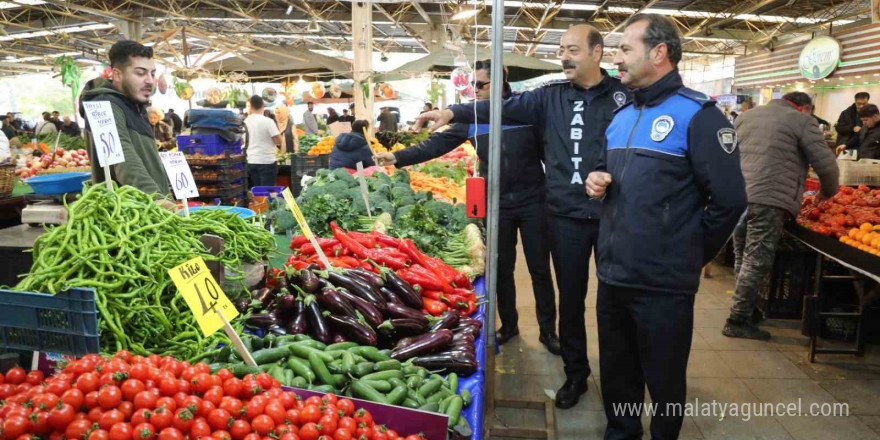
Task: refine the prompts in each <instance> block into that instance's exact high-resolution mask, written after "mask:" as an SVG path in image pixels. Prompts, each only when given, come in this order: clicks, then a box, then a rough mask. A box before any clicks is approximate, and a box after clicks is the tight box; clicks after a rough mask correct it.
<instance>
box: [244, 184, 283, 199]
mask: <svg viewBox="0 0 880 440" xmlns="http://www.w3.org/2000/svg"><path fill="white" fill-rule="evenodd" d="M284 188H286V187H285V186H255V187H253V188H251V194H253V195H254V197H269V196H271V195H273V194H274V195H275V196H276V197H280V196H281V191H284Z"/></svg>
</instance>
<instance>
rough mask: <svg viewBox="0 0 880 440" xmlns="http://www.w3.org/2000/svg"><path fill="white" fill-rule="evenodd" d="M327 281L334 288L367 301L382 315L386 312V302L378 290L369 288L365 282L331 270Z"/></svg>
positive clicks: (328, 272)
mask: <svg viewBox="0 0 880 440" xmlns="http://www.w3.org/2000/svg"><path fill="white" fill-rule="evenodd" d="M327 281H329V282H330V283H331V284H333V285H334V286H336V287H345V288H346V289H348V290H349V291H350V292H351V293H353V294H355V295H357V296H359V297H361V298H363V299H365V300H367V301H369V302H370V304H373V306H374V307H376V308H377V309H379V311H380V312H382V313H383V314H384V313H385V312H386V308H387V307H386V304H387V302H386V301H385V298H383V297H382V294H381V293H380V292H379V289H376V288H375V287H373V286H370V285H369V284H367V283H366V282H364V281H362V280H360V279H358V278H353V277H350V276H346V275H343V274H341V273H338V272H334V271H332V270H329V271H327Z"/></svg>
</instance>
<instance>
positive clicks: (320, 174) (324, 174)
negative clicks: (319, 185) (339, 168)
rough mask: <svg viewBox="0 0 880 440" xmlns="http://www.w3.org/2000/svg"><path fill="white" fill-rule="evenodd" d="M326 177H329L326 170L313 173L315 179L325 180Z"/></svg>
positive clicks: (328, 172) (322, 169)
mask: <svg viewBox="0 0 880 440" xmlns="http://www.w3.org/2000/svg"><path fill="white" fill-rule="evenodd" d="M328 177H330V170H329V169H327V168H321V169H320V170H318V171H316V172H315V178H318V179H322V180H325V179H327V178H328Z"/></svg>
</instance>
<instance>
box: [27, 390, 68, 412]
mask: <svg viewBox="0 0 880 440" xmlns="http://www.w3.org/2000/svg"><path fill="white" fill-rule="evenodd" d="M59 400H61V399H60V398H59V397H58V396H56V395H54V394H52V393H40V394H37V395H36V396H34V397H33V399H31V401H32V402H33V404H34V408H37V409H46V410H49V409H52V408H55V405H57V404H58V401H59Z"/></svg>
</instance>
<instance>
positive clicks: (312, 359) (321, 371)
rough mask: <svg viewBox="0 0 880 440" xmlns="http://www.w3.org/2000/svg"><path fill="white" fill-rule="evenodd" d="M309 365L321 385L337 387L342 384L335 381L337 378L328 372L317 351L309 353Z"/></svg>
mask: <svg viewBox="0 0 880 440" xmlns="http://www.w3.org/2000/svg"><path fill="white" fill-rule="evenodd" d="M309 365H311V366H312V371H314V372H315V376H317V378H318V381H319V382H320V383H321V384H322V385H330V386H331V387H332V388H339V386H340V385H342V384H341V383H338V382H336V381H337V378H336V377H334V376H332V375H331V374H330V371H329V370H327V365H326V364H325V363H324V361H323V360H322V359H321V357H320V356H318V353H316V352H311V353H309ZM340 376H341V375H340Z"/></svg>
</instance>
